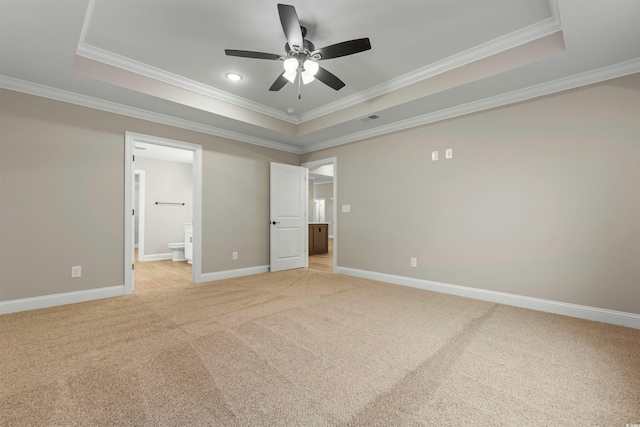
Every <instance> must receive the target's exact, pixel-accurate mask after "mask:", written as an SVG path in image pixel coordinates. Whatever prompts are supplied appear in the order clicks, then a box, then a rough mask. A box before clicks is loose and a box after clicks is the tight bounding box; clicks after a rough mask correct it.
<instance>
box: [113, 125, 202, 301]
mask: <svg viewBox="0 0 640 427" xmlns="http://www.w3.org/2000/svg"><path fill="white" fill-rule="evenodd" d="M125 139H126V147H127V149H126V151H128V152H130V159H131V161H130V162H128V164H127V167H128V168H129V167H130V168H131V169H130V172H128V173H127V175H128V176H130V183H131V185H130V188H131V192H130V194H128V195H127V201H129V200H130V201H131V209H130V210H128V209H127V208H126V207H125V209H126V212H129V213H130V214H131V213H132V217H131V221H126V223H128V225H130V227H128V231H126V233H127V236H130V239H125V240H126V241H127V242H126V246H127V247H129V248H131V249H130V250H129V251H127V250H126V248H125V259H126V260H127V261H126V262H125V265H131V267H132V270H131V272H130V274H129V275H128V276H129V277H127V274H125V290H126V292H127V293H130V292H133V291H134V289H135V291H136V292H139V291H147V290H151V289H158V288H162V287H167V286H175V285H182V284H189V283H193V282H195V281H197V280H198V277H199V276H200V249H199V248H200V246H199V242H200V231H199V230H200V209H201V208H200V207H201V197H202V196H201V146H199V145H195V144H189V143H186V142H180V141H173V140H166V139H163V138H157V137H151V136H146V135H139V134H132V133H127V137H126V138H125ZM125 187H127V188H129V185H128V184H127V183H125ZM126 212H125V213H126ZM129 223H130V224H129ZM128 260H130V261H128ZM129 262H130V264H129ZM125 270H127V269H126V268H125ZM125 273H127V272H126V271H125Z"/></svg>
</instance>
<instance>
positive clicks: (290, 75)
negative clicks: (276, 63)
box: [283, 70, 298, 83]
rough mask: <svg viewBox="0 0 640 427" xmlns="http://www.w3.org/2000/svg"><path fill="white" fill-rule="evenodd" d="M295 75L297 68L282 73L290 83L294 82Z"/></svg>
mask: <svg viewBox="0 0 640 427" xmlns="http://www.w3.org/2000/svg"><path fill="white" fill-rule="evenodd" d="M297 75H298V72H297V70H295V71H285V72H284V74H283V76H284V78H285V79H287V80H289V81H290V82H291V83H295V81H296V76H297Z"/></svg>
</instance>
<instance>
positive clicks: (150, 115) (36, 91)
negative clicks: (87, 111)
mask: <svg viewBox="0 0 640 427" xmlns="http://www.w3.org/2000/svg"><path fill="white" fill-rule="evenodd" d="M0 88H3V89H8V90H13V91H16V92H22V93H27V94H29V95H35V96H40V97H43V98H49V99H53V100H56V101H62V102H67V103H70V104H75V105H80V106H83V107H88V108H93V109H96V110H101V111H106V112H109V113H115V114H120V115H123V116H128V117H133V118H136V119H141V120H147V121H150V122H155V123H160V124H163V125H168V126H174V127H177V128H181V129H186V130H191V131H195V132H200V133H204V134H207V135H213V136H218V137H221V138H227V139H231V140H235V141H240V142H246V143H247V144H252V145H258V146H260V147H266V148H272V149H274V150H280V151H286V152H288V153H294V154H300V153H301V151H300V149H299V148H298V147H294V146H291V145H288V144H283V143H280V142H276V141H271V140H268V139H264V138H257V137H253V136H250V135H245V134H242V133H239V132H233V131H228V130H225V129H220V128H217V127H215V126H208V125H204V124H201V123H196V122H192V121H190V120H185V119H179V118H176V117H172V116H168V115H166V114H160V113H154V112H151V111H148V110H143V109H140V108H135V107H129V106H126V105H123V104H118V103H116V102H111V101H105V100H102V99H98V98H94V97H91V96H86V95H80V94H77V93H74V92H69V91H66V90H61V89H55V88H52V87H49V86H44V85H40V84H37V83H32V82H27V81H24V80H19V79H15V78H12V77H7V76H2V75H0Z"/></svg>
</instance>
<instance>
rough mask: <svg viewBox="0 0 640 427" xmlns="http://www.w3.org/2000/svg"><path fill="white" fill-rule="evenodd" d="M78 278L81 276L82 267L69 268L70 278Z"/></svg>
mask: <svg viewBox="0 0 640 427" xmlns="http://www.w3.org/2000/svg"><path fill="white" fill-rule="evenodd" d="M80 276H82V267H80V266H79V265H74V266H73V267H71V278H72V279H75V278H77V277H80Z"/></svg>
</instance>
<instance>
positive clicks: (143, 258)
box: [138, 253, 186, 262]
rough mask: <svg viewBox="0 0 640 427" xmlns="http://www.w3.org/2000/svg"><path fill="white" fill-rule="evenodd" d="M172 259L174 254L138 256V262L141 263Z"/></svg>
mask: <svg viewBox="0 0 640 427" xmlns="http://www.w3.org/2000/svg"><path fill="white" fill-rule="evenodd" d="M171 258H173V254H172V253H168V254H151V255H142V256H140V255H138V261H140V262H144V261H162V260H165V259H171ZM185 259H186V258H185Z"/></svg>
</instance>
